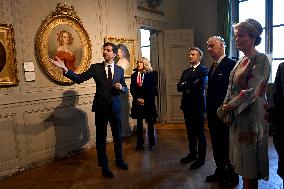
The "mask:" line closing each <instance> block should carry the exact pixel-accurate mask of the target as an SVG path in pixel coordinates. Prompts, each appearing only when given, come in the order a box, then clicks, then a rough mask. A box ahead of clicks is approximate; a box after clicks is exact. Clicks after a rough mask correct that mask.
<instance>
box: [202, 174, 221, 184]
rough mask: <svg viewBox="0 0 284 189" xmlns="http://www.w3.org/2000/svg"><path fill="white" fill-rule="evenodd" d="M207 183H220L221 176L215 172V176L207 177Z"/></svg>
mask: <svg viewBox="0 0 284 189" xmlns="http://www.w3.org/2000/svg"><path fill="white" fill-rule="evenodd" d="M205 181H206V182H219V181H221V176H220V175H219V174H217V173H216V172H215V173H214V174H212V175H209V176H207V177H206V179H205Z"/></svg>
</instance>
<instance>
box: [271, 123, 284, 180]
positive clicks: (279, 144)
mask: <svg viewBox="0 0 284 189" xmlns="http://www.w3.org/2000/svg"><path fill="white" fill-rule="evenodd" d="M281 126H283V125H281ZM273 143H274V145H275V149H276V151H277V154H278V170H277V173H278V175H279V176H280V177H281V178H282V179H283V180H284V136H283V130H282V131H278V132H277V133H275V135H274V136H273ZM283 182H284V181H283Z"/></svg>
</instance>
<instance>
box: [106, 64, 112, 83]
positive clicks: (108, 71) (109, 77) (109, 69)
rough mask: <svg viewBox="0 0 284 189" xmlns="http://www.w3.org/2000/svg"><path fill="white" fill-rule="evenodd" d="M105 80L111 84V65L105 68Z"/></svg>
mask: <svg viewBox="0 0 284 189" xmlns="http://www.w3.org/2000/svg"><path fill="white" fill-rule="evenodd" d="M107 68H108V69H107V79H108V81H109V82H110V83H111V82H112V73H111V65H108V66H107Z"/></svg>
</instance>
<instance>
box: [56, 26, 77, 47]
mask: <svg viewBox="0 0 284 189" xmlns="http://www.w3.org/2000/svg"><path fill="white" fill-rule="evenodd" d="M64 33H67V34H68V35H69V45H71V44H72V43H73V40H74V38H73V36H72V34H71V33H70V32H68V31H66V30H60V31H59V32H58V33H57V42H58V45H60V46H62V45H63V34H64Z"/></svg>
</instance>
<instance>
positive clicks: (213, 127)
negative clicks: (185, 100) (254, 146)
mask: <svg viewBox="0 0 284 189" xmlns="http://www.w3.org/2000/svg"><path fill="white" fill-rule="evenodd" d="M207 50H208V52H209V54H210V55H211V57H212V58H213V59H214V63H213V64H212V66H211V68H210V70H209V79H208V88H207V98H206V100H207V101H206V110H207V119H208V127H209V132H210V137H211V143H212V149H213V156H214V160H215V163H216V167H217V168H216V170H215V172H214V174H213V175H210V176H207V177H206V182H219V183H220V185H223V186H230V185H232V184H237V183H238V175H236V174H235V173H234V169H233V167H232V165H231V163H230V160H229V127H228V126H227V125H225V124H224V123H223V122H222V120H220V119H219V117H218V116H217V113H216V112H217V109H218V107H219V106H221V105H222V103H223V101H224V98H225V96H226V92H227V88H228V84H229V76H230V73H231V71H232V69H233V68H234V66H235V64H236V62H235V61H234V60H232V59H230V58H228V57H227V56H226V55H225V41H224V39H223V38H221V37H219V36H212V37H210V38H209V39H208V41H207Z"/></svg>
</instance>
